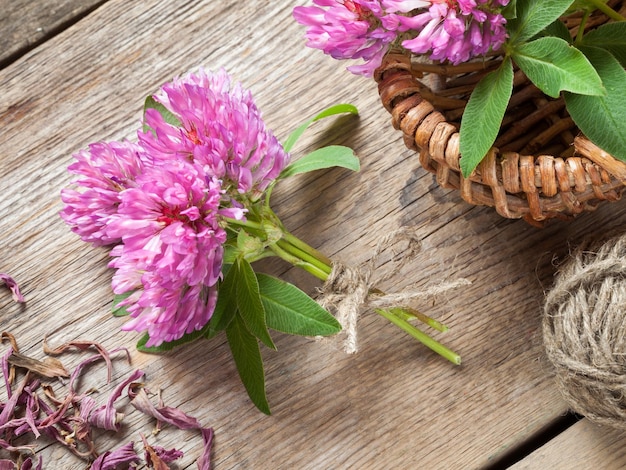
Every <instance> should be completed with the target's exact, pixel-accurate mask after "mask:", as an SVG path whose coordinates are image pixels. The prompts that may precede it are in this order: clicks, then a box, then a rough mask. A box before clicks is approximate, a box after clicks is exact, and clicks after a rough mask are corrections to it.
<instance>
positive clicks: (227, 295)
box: [205, 264, 237, 338]
mask: <svg viewBox="0 0 626 470" xmlns="http://www.w3.org/2000/svg"><path fill="white" fill-rule="evenodd" d="M222 273H223V275H224V279H223V280H222V281H221V282H220V283H219V284H218V286H217V303H216V304H215V310H213V315H212V316H211V320H210V321H209V327H208V329H207V330H206V333H205V335H206V337H207V338H212V337H213V336H215V335H216V334H217V333H218V332H220V331H222V330H225V329H226V328H227V327H228V325H229V324H230V322H231V321H232V320H233V318H234V316H235V314H236V313H237V272H236V270H234V269H232V266H230V265H226V264H225V265H224V266H223V267H222Z"/></svg>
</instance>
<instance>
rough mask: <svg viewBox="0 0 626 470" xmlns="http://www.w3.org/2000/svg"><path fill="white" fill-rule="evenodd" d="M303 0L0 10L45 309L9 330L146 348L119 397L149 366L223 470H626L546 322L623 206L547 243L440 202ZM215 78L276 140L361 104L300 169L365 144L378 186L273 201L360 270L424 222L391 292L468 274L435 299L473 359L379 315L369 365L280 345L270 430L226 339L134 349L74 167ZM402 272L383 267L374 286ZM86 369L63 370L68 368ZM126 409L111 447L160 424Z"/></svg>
mask: <svg viewBox="0 0 626 470" xmlns="http://www.w3.org/2000/svg"><path fill="white" fill-rule="evenodd" d="M294 3H298V4H303V3H304V2H302V1H299V2H288V1H283V0H274V1H271V2H270V1H260V0H259V1H250V2H241V1H234V0H211V1H208V0H207V1H199V2H183V1H179V0H172V1H167V2H163V1H157V0H145V1H141V2H128V1H122V0H109V1H103V0H82V1H74V2H70V1H67V0H39V1H37V2H28V1H25V0H17V1H16V0H11V1H9V0H3V1H0V11H1V12H2V13H0V16H1V18H0V33H1V34H0V41H1V42H0V45H1V46H2V48H1V50H0V54H2V55H0V64H1V65H2V69H1V70H0V188H2V197H1V198H0V214H1V217H0V271H1V272H8V273H10V274H11V275H12V276H13V277H14V278H15V279H16V280H17V281H18V282H19V283H20V285H21V287H22V290H23V293H24V295H25V296H26V299H27V301H26V304H25V305H19V304H16V303H14V302H12V301H11V298H10V295H9V293H8V291H5V290H0V312H1V316H0V322H1V329H2V330H3V331H9V332H11V333H13V334H14V335H15V336H16V337H17V338H18V342H19V344H20V346H21V350H22V352H23V353H24V354H28V355H31V356H33V357H37V358H40V359H41V358H43V357H44V355H43V353H42V350H41V342H42V340H43V338H44V336H45V335H48V340H49V342H50V343H51V344H53V345H55V344H60V343H62V342H64V341H68V340H75V339H92V340H96V341H98V342H100V343H101V344H103V345H104V346H105V347H107V348H109V349H113V348H115V347H119V346H125V347H128V348H130V350H131V355H132V365H128V364H127V363H126V362H125V361H123V360H121V359H117V360H116V361H115V368H114V372H115V373H114V377H113V379H114V382H115V381H116V380H117V381H119V380H120V379H121V378H123V377H126V376H127V375H128V374H129V371H131V370H133V369H135V368H141V369H143V370H144V371H145V372H146V381H147V383H148V386H149V387H150V388H151V389H154V390H156V389H158V388H161V389H162V390H163V398H164V400H165V401H166V403H167V404H169V405H171V406H177V407H179V408H181V409H182V410H184V411H186V412H188V413H189V414H192V415H194V416H196V417H197V418H198V419H199V420H200V421H201V422H202V424H203V425H205V426H213V427H214V429H215V441H214V449H213V463H214V468H216V469H229V468H254V469H320V468H328V469H344V468H362V469H369V468H376V469H382V468H388V469H413V468H420V469H476V468H504V467H506V466H507V465H513V468H515V469H542V468H552V469H557V468H562V469H573V468H579V469H587V468H599V469H600V468H601V469H609V470H610V469H619V468H624V467H626V452H625V451H624V444H626V441H625V440H624V438H623V436H622V435H620V434H619V433H618V432H616V431H613V430H611V429H608V428H601V427H597V426H595V425H593V424H591V423H590V422H588V421H587V420H585V419H582V420H578V419H576V418H573V417H572V416H571V415H570V414H568V410H567V406H566V404H565V403H564V402H563V401H562V399H561V396H560V394H559V392H558V390H557V389H556V387H555V384H554V382H553V377H552V373H551V369H550V366H549V364H548V362H547V360H546V359H545V357H544V352H543V346H542V337H541V329H540V319H541V313H542V305H543V299H544V295H545V292H546V290H547V289H549V288H550V285H551V282H552V277H553V275H554V272H555V265H556V264H557V263H558V262H560V261H563V260H565V259H566V258H567V256H568V253H569V251H570V249H571V248H572V247H573V246H575V245H576V244H577V243H579V242H580V241H581V240H582V239H584V238H585V237H589V236H592V237H596V236H599V235H600V234H601V233H602V232H604V231H605V230H610V229H619V228H620V227H621V226H623V225H624V223H625V222H626V204H625V203H624V202H618V203H615V204H609V205H603V206H601V207H600V208H599V209H598V210H597V211H596V212H594V213H592V214H587V215H585V216H583V217H580V218H579V219H577V220H575V221H572V222H554V223H552V224H550V225H549V226H548V227H547V228H544V229H537V228H533V227H530V226H528V225H527V224H525V223H524V222H523V221H510V220H504V219H502V218H501V217H500V216H498V215H497V214H496V213H495V211H494V210H492V209H489V208H480V207H471V206H469V205H468V204H466V203H464V202H463V201H462V200H461V199H460V197H459V195H458V193H457V192H454V191H449V190H443V189H441V188H439V187H437V186H436V185H435V182H434V179H433V177H432V176H431V175H430V174H428V173H426V172H425V171H423V170H422V169H421V168H420V167H419V163H418V159H417V156H416V155H415V154H414V153H412V152H411V151H409V150H407V149H406V148H405V147H404V146H403V144H402V142H401V138H400V135H399V134H398V133H397V132H396V131H394V130H393V129H392V128H391V125H390V118H389V116H388V114H387V112H386V111H385V110H384V109H383V108H382V106H381V105H380V104H379V98H378V96H377V92H376V87H375V84H374V83H373V82H372V81H371V80H367V79H365V78H357V77H355V76H353V75H352V74H350V73H348V72H346V71H345V70H344V64H341V63H338V62H336V61H333V60H331V59H330V58H328V57H326V56H324V55H323V54H322V53H320V52H317V51H312V50H310V49H307V48H305V46H304V40H303V34H304V33H303V29H302V28H301V27H300V26H298V25H297V24H296V23H295V21H293V19H292V17H291V10H292V8H293V6H294ZM198 66H204V67H207V68H209V69H212V70H217V69H218V68H220V67H224V68H225V69H226V70H227V71H228V72H229V73H230V74H231V75H232V76H233V77H235V79H237V80H239V81H241V82H243V84H244V85H245V86H246V87H248V88H250V89H251V90H252V92H253V94H254V96H255V98H256V101H257V104H258V105H259V107H260V108H261V109H262V110H263V113H264V117H265V119H266V121H267V123H268V125H269V126H270V127H271V128H272V129H274V130H275V132H276V133H277V135H278V136H279V138H285V136H286V135H287V134H288V133H289V132H290V131H291V130H292V129H293V128H294V126H295V125H296V124H297V123H299V122H301V121H302V119H303V118H305V117H308V116H312V115H313V114H315V113H316V112H318V111H320V110H321V109H323V108H324V107H326V106H329V105H331V104H335V103H339V102H348V103H352V104H354V105H356V106H357V107H358V109H359V110H360V118H358V119H354V118H339V119H333V120H330V121H328V122H320V123H317V124H316V125H315V127H314V129H312V131H311V132H310V133H309V134H307V135H308V137H307V138H306V139H305V140H304V141H303V142H302V143H301V144H299V146H298V147H297V149H296V151H295V156H296V157H297V156H298V155H302V154H303V153H304V152H305V151H310V150H312V149H313V148H316V147H317V146H320V145H324V144H329V143H336V144H343V145H349V146H351V147H353V148H354V149H355V151H356V152H357V154H358V155H359V156H360V159H361V164H362V169H361V171H360V172H359V173H351V172H349V171H347V170H342V169H333V170H328V171H320V172H317V173H315V174H311V175H303V176H301V177H297V178H293V179H292V180H291V181H287V182H285V183H284V184H281V186H280V187H279V188H278V189H277V192H276V194H275V197H274V207H275V208H276V209H277V211H278V212H279V214H280V215H281V216H282V218H283V221H284V222H285V224H286V225H287V227H288V228H290V229H291V230H292V231H293V232H294V233H295V234H296V235H297V236H300V237H302V238H303V239H305V240H306V241H308V242H309V243H310V244H311V245H313V246H315V247H317V248H319V249H320V250H321V251H323V252H324V253H326V254H328V255H329V256H331V257H332V258H333V259H337V260H343V261H348V262H350V263H352V264H354V265H357V264H359V263H364V262H366V261H367V260H368V259H370V257H371V256H372V253H373V251H374V248H375V246H376V243H377V241H378V240H379V239H380V238H381V237H382V236H384V235H385V234H387V233H389V232H390V231H393V230H395V229H398V228H400V227H405V226H410V227H414V228H415V230H416V231H417V233H418V235H419V237H420V238H421V240H422V251H421V252H420V253H418V255H417V256H416V257H415V259H413V260H412V261H411V262H410V263H409V264H408V265H406V266H404V267H402V268H401V269H400V270H398V271H397V272H393V274H392V275H391V277H390V278H389V279H388V280H387V281H385V282H384V283H383V284H382V285H381V287H382V288H384V289H386V290H388V291H393V292H398V291H400V290H402V289H403V288H407V287H412V286H417V287H418V288H420V289H424V290H427V289H428V288H429V287H431V286H434V285H437V284H439V283H441V282H444V281H452V280H455V279H460V278H465V279H468V280H470V281H471V283H472V284H471V285H470V286H467V287H464V288H462V289H458V290H454V291H450V292H447V293H446V294H445V295H441V296H438V297H437V298H435V299H429V300H427V301H425V302H424V306H423V310H424V312H425V313H427V314H429V315H431V316H433V317H435V318H437V319H439V320H441V321H443V322H445V323H446V324H447V325H448V326H449V327H450V331H449V332H447V333H446V334H445V335H438V336H436V337H437V338H438V339H440V340H441V341H443V342H445V344H447V345H448V346H449V347H451V348H452V349H454V350H456V351H458V352H459V353H460V354H461V355H462V357H463V365H462V366H454V365H452V364H450V363H447V362H446V361H444V360H443V359H442V358H440V357H439V356H437V355H436V354H434V353H432V352H430V351H429V350H427V349H426V348H424V347H423V346H421V345H420V344H419V343H417V342H415V341H414V340H413V339H411V338H409V337H408V336H407V335H405V334H404V333H403V332H401V331H400V330H398V329H397V328H395V327H394V326H392V325H391V324H389V323H388V322H386V321H385V320H384V319H382V318H380V317H378V316H377V315H375V314H373V313H372V312H364V314H363V315H362V317H361V320H360V323H359V346H360V349H359V352H358V353H357V354H356V355H346V354H345V353H344V352H342V351H341V349H340V347H339V346H338V345H337V344H336V343H334V342H332V341H327V342H316V341H313V340H309V339H305V338H297V337H290V336H286V335H280V334H276V335H275V336H274V338H275V342H276V344H277V347H278V352H272V351H270V350H267V349H264V350H263V356H264V359H265V362H266V373H267V387H268V396H269V400H270V405H271V407H272V411H273V414H272V415H271V416H265V415H263V414H261V413H260V412H258V411H257V410H256V409H255V408H254V406H253V405H252V404H251V402H250V401H249V399H248V397H247V395H246V393H245V390H244V389H243V386H242V385H241V383H240V381H239V378H238V377H237V372H236V369H235V366H234V364H233V362H232V360H231V357H230V352H229V350H228V348H227V344H226V340H225V337H224V336H219V337H217V338H216V339H214V340H212V341H210V342H209V341H204V342H197V343H194V344H192V345H188V346H185V347H182V348H180V349H178V350H176V351H174V352H171V353H168V354H165V355H162V356H155V355H147V354H142V353H139V352H137V351H136V350H134V344H135V342H136V341H137V339H138V336H137V335H135V334H133V333H126V332H122V331H120V326H121V325H122V323H123V321H124V320H123V319H120V318H114V317H112V316H111V315H110V305H111V300H112V294H111V288H110V280H111V274H112V271H111V270H110V269H108V268H107V261H108V250H107V249H94V248H92V247H90V246H88V245H86V244H85V243H83V242H81V241H80V240H79V239H78V238H77V237H76V236H75V235H73V234H72V233H71V232H70V231H69V229H68V227H67V226H66V225H65V224H64V223H63V222H62V220H61V219H60V218H59V216H58V211H59V210H60V209H61V207H62V206H61V202H60V199H59V192H60V190H61V188H63V187H65V186H66V185H67V184H68V182H69V180H70V175H69V174H68V173H67V171H66V169H67V166H68V164H69V163H70V162H71V155H72V154H73V153H74V152H76V151H77V150H79V149H81V148H84V147H85V146H86V145H87V144H89V143H91V142H94V141H99V140H113V139H124V138H128V139H131V140H134V139H135V135H134V134H135V130H136V128H137V124H138V122H139V120H140V117H141V109H142V102H143V99H144V97H145V96H146V95H148V94H150V93H152V92H154V91H155V90H156V89H157V88H158V87H159V86H160V85H161V84H162V83H164V82H166V81H168V80H170V79H171V78H172V77H174V76H176V75H180V74H182V73H184V72H186V71H188V70H190V69H193V68H195V67H198ZM259 269H262V270H265V271H267V272H270V273H272V274H275V275H278V276H282V277H283V278H285V279H287V280H290V281H292V282H295V283H297V284H298V285H299V286H300V287H302V288H303V289H305V290H307V291H309V292H314V289H315V287H317V286H319V284H318V283H317V282H316V281H315V280H314V279H312V278H311V277H309V276H308V275H307V274H306V273H303V272H300V271H296V270H294V269H290V268H289V267H288V266H286V265H284V264H282V263H278V262H269V263H263V264H261V265H260V267H259ZM394 269H395V267H394V265H393V263H391V262H384V263H382V264H381V266H379V268H378V271H377V275H379V276H381V277H382V276H385V275H387V274H389V273H390V272H392V270H394ZM82 357H83V356H81V355H79V354H75V355H69V356H68V357H64V358H63V360H64V361H66V365H67V366H68V368H71V367H73V366H75V365H76V364H77V363H78V362H79V361H80V360H81V358H82ZM98 370H99V369H98V368H97V367H96V368H94V370H93V373H91V374H88V375H87V376H86V378H85V381H84V382H87V383H84V386H89V385H93V386H97V387H98V388H99V389H100V391H101V392H102V394H101V396H102V397H104V396H105V392H107V391H110V390H111V389H112V388H113V385H114V384H111V385H108V386H107V385H105V384H104V383H103V382H102V375H101V374H100V372H98ZM99 374H100V375H99ZM92 380H93V383H91V381H92ZM96 398H97V397H96ZM122 402H123V400H121V401H120V406H121V407H123V406H126V409H125V411H126V412H128V413H129V416H128V419H129V420H128V421H127V422H126V425H125V426H124V427H123V429H122V432H120V433H119V434H112V433H105V434H104V435H103V436H102V439H101V440H100V441H99V442H100V444H99V445H100V446H102V447H101V449H102V450H105V449H107V448H112V447H115V446H118V445H120V444H121V443H125V442H126V440H128V439H130V438H132V439H135V440H137V439H138V438H137V436H138V433H139V432H144V433H149V432H150V430H151V427H152V425H153V424H152V423H150V422H149V420H145V419H143V418H142V417H140V416H137V415H136V414H135V413H132V409H131V408H130V407H129V406H127V405H124V403H125V402H124V403H122ZM49 444H50V443H49V442H45V441H42V442H41V443H39V444H38V446H39V448H40V449H41V450H40V452H41V454H42V455H43V456H44V458H45V459H46V462H48V465H47V466H45V467H44V468H77V469H78V468H84V467H85V464H84V463H83V462H80V461H78V460H77V459H76V458H75V457H73V456H69V455H68V454H67V453H66V452H65V451H64V450H59V448H58V447H56V446H51V445H49ZM158 444H159V445H163V446H166V447H167V445H176V446H177V447H179V448H181V449H182V450H183V451H185V452H186V456H185V458H184V459H183V461H182V462H183V463H182V464H181V465H180V467H179V468H187V466H188V465H191V464H192V462H193V461H194V459H195V457H196V456H197V452H198V446H199V444H200V441H199V439H198V438H197V437H196V434H194V433H192V432H189V431H187V432H183V431H171V430H169V429H168V430H166V431H163V432H162V433H161V434H160V435H159V436H158ZM51 459H53V460H51ZM50 462H54V465H52V466H50V465H51V464H50ZM516 462H517V463H516ZM194 468H195V467H194Z"/></svg>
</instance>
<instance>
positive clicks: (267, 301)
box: [257, 273, 341, 336]
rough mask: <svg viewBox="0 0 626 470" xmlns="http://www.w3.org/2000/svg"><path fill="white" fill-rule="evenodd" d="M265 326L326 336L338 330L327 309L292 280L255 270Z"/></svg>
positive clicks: (338, 326) (302, 333)
mask: <svg viewBox="0 0 626 470" xmlns="http://www.w3.org/2000/svg"><path fill="white" fill-rule="evenodd" d="M257 279H258V281H259V290H260V292H261V301H262V302H263V306H264V307H265V315H266V320H267V326H268V327H269V328H272V329H273V330H276V331H280V332H283V333H287V334H290V335H301V336H328V335H333V334H335V333H338V332H339V331H341V325H340V324H339V322H338V321H337V320H336V319H335V317H333V316H332V315H331V314H330V313H328V312H327V311H326V310H325V309H324V308H322V307H321V306H320V305H319V304H318V303H317V302H315V301H314V300H313V299H312V298H311V297H309V296H308V295H306V294H305V293H304V292H302V291H301V290H300V289H298V288H297V287H296V286H294V285H293V284H290V283H288V282H285V281H282V280H280V279H277V278H275V277H273V276H268V275H267V274H262V273H258V274H257Z"/></svg>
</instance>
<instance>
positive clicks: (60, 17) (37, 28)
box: [0, 0, 106, 64]
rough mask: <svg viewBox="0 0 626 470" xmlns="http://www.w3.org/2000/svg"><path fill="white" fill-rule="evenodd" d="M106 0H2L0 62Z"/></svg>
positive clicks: (22, 50) (17, 53)
mask: <svg viewBox="0 0 626 470" xmlns="http://www.w3.org/2000/svg"><path fill="white" fill-rule="evenodd" d="M103 1H106V0H71V1H70V0H41V1H36V2H33V1H32V0H2V1H0V12H1V13H0V64H3V63H5V62H6V61H8V60H11V58H13V57H16V56H19V55H20V54H22V53H24V52H25V51H26V50H28V49H30V48H32V47H33V46H35V45H37V44H39V43H41V42H43V41H45V40H46V39H47V38H49V37H50V36H52V35H54V34H56V33H57V32H58V31H60V30H62V29H64V28H65V26H66V25H67V24H68V23H71V22H73V21H75V20H76V19H77V18H79V17H80V16H82V15H84V14H85V13H86V12H88V11H89V10H91V9H92V8H94V7H96V6H97V5H99V4H101V3H103Z"/></svg>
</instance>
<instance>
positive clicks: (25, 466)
mask: <svg viewBox="0 0 626 470" xmlns="http://www.w3.org/2000/svg"><path fill="white" fill-rule="evenodd" d="M33 465H34V464H33V458H32V457H27V458H26V459H24V461H23V462H22V466H21V467H18V468H20V470H33V469H34V470H41V469H42V468H43V461H42V459H41V456H39V458H38V459H37V465H35V466H34V467H33ZM0 468H1V467H0Z"/></svg>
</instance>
